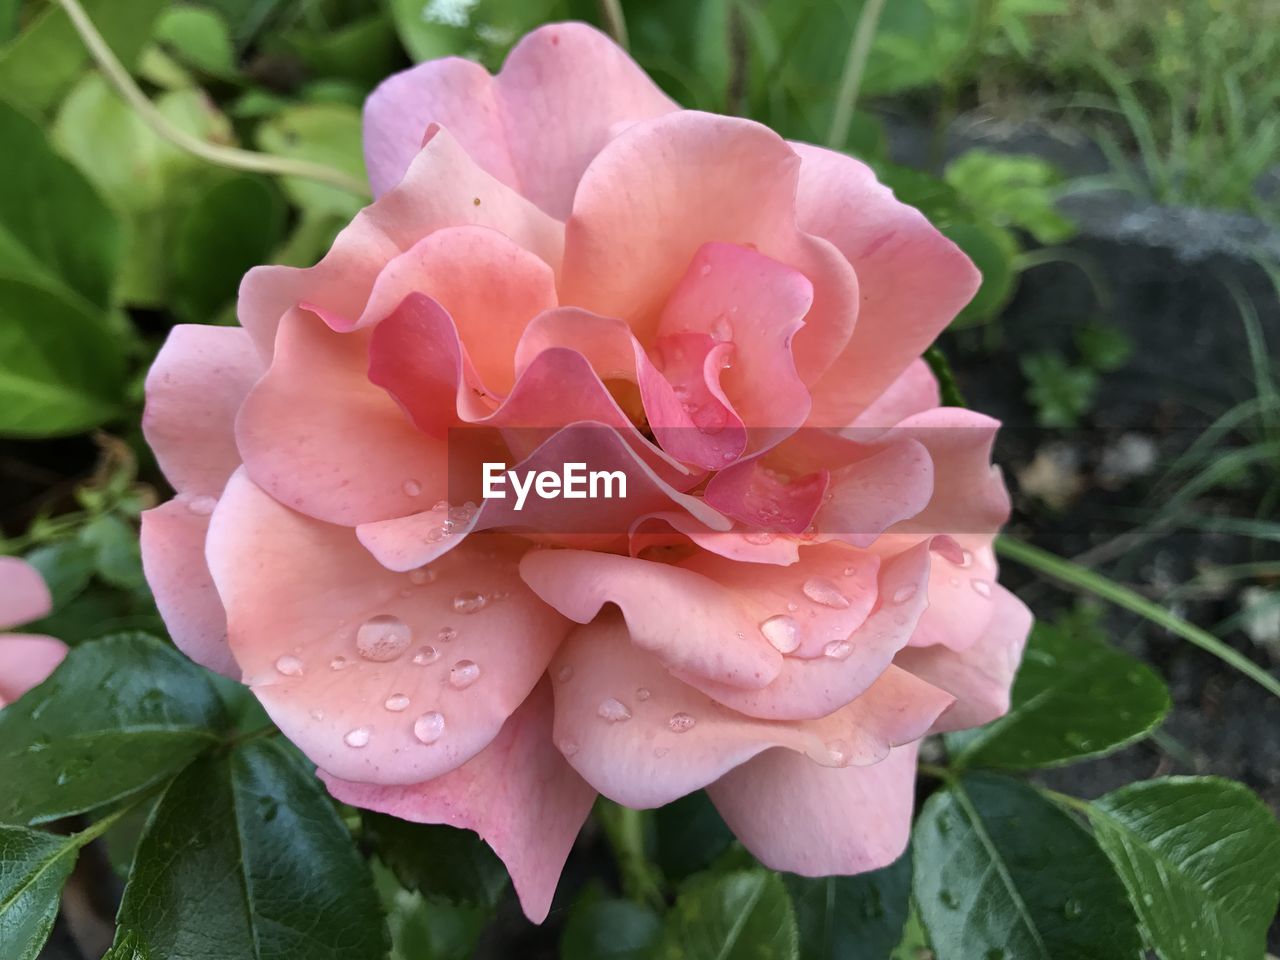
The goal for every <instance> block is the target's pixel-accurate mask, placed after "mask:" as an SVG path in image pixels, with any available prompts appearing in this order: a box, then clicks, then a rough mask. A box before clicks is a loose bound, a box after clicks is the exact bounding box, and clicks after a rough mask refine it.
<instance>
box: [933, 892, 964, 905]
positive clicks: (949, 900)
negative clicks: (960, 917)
mask: <svg viewBox="0 0 1280 960" xmlns="http://www.w3.org/2000/svg"><path fill="white" fill-rule="evenodd" d="M938 899H939V900H941V901H942V905H943V906H944V907H950V908H951V909H952V910H954V909H955V908H956V907H958V906H960V901H959V900H957V899H956V895H955V894H954V893H952V892H951V891H950V890H943V891H942V892H941V893H940V894H938Z"/></svg>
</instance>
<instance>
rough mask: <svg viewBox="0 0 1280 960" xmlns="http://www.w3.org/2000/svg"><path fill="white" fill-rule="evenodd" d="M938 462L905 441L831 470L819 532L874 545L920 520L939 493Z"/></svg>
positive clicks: (816, 523) (816, 525) (920, 446)
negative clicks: (894, 530) (898, 526)
mask: <svg viewBox="0 0 1280 960" xmlns="http://www.w3.org/2000/svg"><path fill="white" fill-rule="evenodd" d="M935 476H936V474H935V471H934V465H933V460H932V459H931V458H930V456H929V451H928V450H926V449H925V447H924V445H923V444H921V443H919V442H918V441H916V440H913V439H910V438H906V439H900V440H894V441H890V442H888V443H887V444H886V445H884V446H882V447H881V448H880V449H879V450H877V451H876V452H874V453H872V454H871V455H870V456H868V457H865V458H864V459H861V460H856V461H854V462H853V463H849V464H846V465H845V466H842V467H838V468H836V469H834V470H832V472H831V481H830V484H829V486H828V488H827V493H828V499H827V501H826V502H825V503H824V504H823V505H822V509H821V510H819V511H818V514H817V516H816V517H815V518H814V521H813V523H814V528H815V529H816V530H817V531H818V532H819V533H820V534H822V535H823V536H826V537H834V538H837V539H840V540H844V541H845V542H846V543H850V544H853V546H855V547H867V546H870V545H871V544H872V543H873V542H874V541H875V540H876V538H877V537H879V536H880V534H882V533H883V532H884V531H886V530H888V529H889V528H890V527H892V526H893V525H894V524H896V523H898V522H900V521H904V520H909V519H910V518H912V517H915V516H918V515H919V514H920V512H921V511H922V510H924V509H925V507H926V506H927V505H928V503H929V501H930V499H931V498H932V496H933V494H934V492H935V483H934V481H935Z"/></svg>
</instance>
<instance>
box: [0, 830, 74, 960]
mask: <svg viewBox="0 0 1280 960" xmlns="http://www.w3.org/2000/svg"><path fill="white" fill-rule="evenodd" d="M79 851H80V845H79V844H78V843H77V842H76V840H75V838H73V837H58V836H54V835H53V834H49V833H41V832H39V831H37V830H26V829H24V828H22V827H0V946H3V947H4V957H5V960H33V958H35V957H36V956H37V955H38V954H39V953H40V948H41V947H42V946H43V945H44V942H45V940H46V939H47V938H48V936H49V931H50V930H51V929H53V921H54V918H55V917H56V916H57V915H58V901H59V899H60V898H61V896H62V885H63V883H65V882H66V879H67V877H68V875H69V874H70V873H71V868H72V867H74V866H75V864H76V855H77V854H78V853H79Z"/></svg>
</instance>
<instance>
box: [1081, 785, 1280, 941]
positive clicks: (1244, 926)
mask: <svg viewBox="0 0 1280 960" xmlns="http://www.w3.org/2000/svg"><path fill="white" fill-rule="evenodd" d="M1089 821H1090V822H1091V823H1092V824H1093V831H1094V835H1095V836H1096V837H1097V838H1098V843H1099V844H1100V845H1101V847H1102V849H1103V850H1104V851H1106V853H1107V856H1109V857H1110V858H1111V860H1112V862H1113V863H1114V864H1115V867H1116V870H1117V871H1118V872H1119V874H1120V878H1121V879H1122V880H1123V881H1124V885H1125V887H1126V889H1127V890H1128V891H1129V899H1130V900H1131V901H1132V902H1133V906H1134V909H1136V910H1137V912H1138V917H1139V919H1140V920H1141V922H1142V927H1143V931H1144V934H1145V936H1146V939H1147V942H1148V944H1149V945H1150V946H1152V947H1154V948H1155V950H1156V952H1157V953H1159V954H1160V956H1161V957H1162V958H1163V960H1200V958H1201V957H1222V958H1235V960H1246V958H1249V957H1260V956H1262V954H1263V952H1264V951H1265V948H1266V938H1267V927H1268V925H1270V923H1271V921H1272V920H1273V919H1274V917H1275V915H1276V905H1277V900H1278V899H1280V824H1277V823H1276V818H1275V816H1274V815H1273V814H1272V813H1271V811H1269V810H1268V809H1267V808H1266V807H1265V806H1264V805H1263V804H1262V803H1260V802H1259V801H1258V798H1257V797H1255V796H1254V795H1253V794H1252V793H1251V792H1250V791H1249V790H1248V789H1247V788H1245V787H1244V786H1242V785H1240V784H1238V783H1233V782H1231V781H1229V780H1220V779H1217V778H1214V777H1170V778H1166V779H1162V780H1149V781H1147V782H1145V783H1134V784H1130V785H1129V786H1127V787H1121V788H1120V789H1119V790H1116V791H1115V792H1113V793H1109V794H1107V795H1106V796H1104V797H1101V798H1100V799H1098V800H1095V801H1094V802H1093V803H1091V804H1090V805H1089Z"/></svg>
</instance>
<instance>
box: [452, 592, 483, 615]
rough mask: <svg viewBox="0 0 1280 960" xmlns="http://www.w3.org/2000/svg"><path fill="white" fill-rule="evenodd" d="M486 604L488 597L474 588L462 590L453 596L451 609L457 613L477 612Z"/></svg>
mask: <svg viewBox="0 0 1280 960" xmlns="http://www.w3.org/2000/svg"><path fill="white" fill-rule="evenodd" d="M488 605H489V599H488V598H487V597H486V596H485V595H484V594H483V593H477V592H476V591H474V590H464V591H463V592H462V593H460V594H458V595H457V596H456V597H454V598H453V609H454V610H455V611H456V612H457V613H479V612H480V611H481V610H483V609H484V608H485V607H486V606H488Z"/></svg>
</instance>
